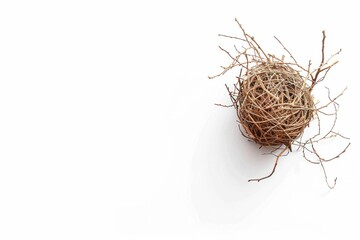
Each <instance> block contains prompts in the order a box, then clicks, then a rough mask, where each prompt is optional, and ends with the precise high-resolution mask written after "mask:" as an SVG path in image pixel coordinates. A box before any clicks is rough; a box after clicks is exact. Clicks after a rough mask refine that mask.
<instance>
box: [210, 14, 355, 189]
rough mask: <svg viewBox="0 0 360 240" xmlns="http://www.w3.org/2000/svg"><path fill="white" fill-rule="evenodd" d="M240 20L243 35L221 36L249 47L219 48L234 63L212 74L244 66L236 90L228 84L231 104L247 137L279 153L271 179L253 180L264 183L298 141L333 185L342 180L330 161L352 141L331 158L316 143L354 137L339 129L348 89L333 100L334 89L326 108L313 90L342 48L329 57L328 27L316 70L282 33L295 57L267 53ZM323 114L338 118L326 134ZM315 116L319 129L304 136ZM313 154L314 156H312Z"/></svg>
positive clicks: (307, 158)
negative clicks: (330, 171)
mask: <svg viewBox="0 0 360 240" xmlns="http://www.w3.org/2000/svg"><path fill="white" fill-rule="evenodd" d="M235 21H236V23H237V24H238V26H239V28H240V29H241V31H242V35H243V38H240V37H234V36H229V35H223V34H219V36H222V37H225V38H232V39H236V40H240V41H242V42H243V43H244V44H243V45H245V47H244V46H243V47H242V50H241V51H240V50H239V49H238V48H237V47H236V46H234V49H235V51H236V52H235V54H231V53H230V52H229V51H227V50H225V49H223V48H222V47H219V48H220V49H221V50H222V51H223V52H225V53H226V54H227V55H228V56H229V57H230V58H231V59H232V62H231V63H230V64H229V65H228V66H227V67H223V71H222V72H221V73H220V74H218V75H215V76H212V77H209V78H210V79H212V78H216V77H219V76H221V75H224V74H225V73H227V72H228V71H229V70H231V69H233V68H239V69H240V73H239V76H238V77H237V82H236V84H234V85H233V89H230V87H229V86H227V85H225V86H226V88H227V90H228V93H229V96H230V99H231V101H232V104H231V105H229V106H230V107H234V108H235V109H236V112H237V116H238V119H239V122H240V123H241V125H242V127H243V129H244V130H245V133H244V132H243V131H241V132H242V134H243V135H244V136H245V137H246V138H248V139H250V140H251V141H254V142H255V143H257V144H259V145H260V146H270V147H273V151H272V152H271V153H273V152H275V151H279V153H278V154H277V155H275V156H276V160H275V164H274V167H273V169H272V171H271V173H270V174H269V175H267V176H265V177H262V178H257V179H250V180H249V181H261V180H263V179H266V178H268V177H270V176H272V174H273V173H274V172H275V169H276V166H277V163H278V160H279V158H280V157H281V156H284V155H286V154H287V153H288V152H289V151H292V145H295V146H297V147H298V149H302V152H303V156H304V158H305V159H306V160H307V161H309V162H311V163H314V164H320V165H321V167H322V169H323V171H324V176H325V180H326V183H327V185H328V187H329V188H333V187H334V186H335V184H336V178H335V180H334V183H333V184H332V185H330V184H329V182H328V179H327V175H326V171H325V168H324V162H328V161H331V160H333V159H336V158H338V157H339V156H340V155H341V154H343V153H344V152H345V151H346V149H347V148H348V147H349V145H350V143H348V145H347V146H346V147H345V148H344V149H343V150H342V151H341V152H340V153H339V154H338V155H336V156H334V157H332V158H330V159H325V158H323V157H321V156H320V155H319V153H318V151H317V150H316V147H315V145H316V144H317V143H319V142H320V141H322V140H324V139H327V138H332V137H341V138H344V139H347V140H348V138H346V137H344V136H342V135H341V134H339V133H337V132H335V131H334V127H335V123H336V120H337V112H338V107H339V105H338V103H337V102H336V100H337V99H338V98H339V97H340V96H341V95H342V94H343V92H344V91H343V92H341V93H340V94H339V95H338V96H336V97H335V98H331V97H330V91H329V90H328V98H329V102H328V103H326V104H325V105H323V106H317V105H316V104H315V103H314V100H313V97H312V95H311V93H312V91H313V89H314V87H315V86H316V85H317V84H318V83H319V82H321V81H323V80H324V79H325V77H326V75H327V73H328V72H329V70H330V69H331V68H332V67H333V66H334V65H335V64H337V61H335V62H333V63H330V62H331V60H332V59H333V57H334V56H335V55H337V54H339V53H340V51H341V50H340V51H339V52H337V53H335V54H333V55H331V56H330V57H329V58H328V59H327V60H325V50H324V49H325V38H326V35H325V31H323V32H322V33H323V38H322V48H321V62H320V64H319V66H318V67H316V68H315V69H311V61H309V63H308V65H307V66H306V67H303V66H301V65H300V64H298V62H297V61H296V59H295V58H294V57H293V55H292V54H291V53H290V51H289V50H288V49H287V48H286V47H285V46H284V45H283V44H282V42H281V41H280V40H279V39H277V38H276V37H275V39H276V40H277V41H278V42H279V43H280V44H281V46H282V47H283V48H284V50H285V51H286V52H287V53H288V54H289V56H290V58H291V61H288V62H286V61H285V57H284V56H283V57H282V58H278V57H276V56H275V55H273V54H266V53H265V52H264V50H263V49H262V48H261V47H260V45H259V44H258V43H257V42H256V41H255V38H254V37H252V36H250V35H249V34H247V33H246V32H245V30H244V28H243V27H242V26H241V24H240V23H239V22H238V21H237V20H236V19H235ZM218 105H220V106H225V105H221V104H218ZM330 106H333V108H334V110H333V112H332V113H330V114H329V113H326V112H325V111H324V109H325V108H328V107H330ZM227 107H228V106H227ZM321 114H324V115H332V116H334V120H333V125H332V127H331V129H330V130H329V131H328V132H327V133H325V134H322V133H321V131H320V117H319V115H321ZM314 118H316V119H317V120H318V128H319V129H318V133H317V134H315V135H314V136H312V137H310V138H308V139H306V140H303V139H302V136H303V132H304V129H305V128H306V127H307V126H309V123H310V121H311V120H312V119H314ZM240 130H241V129H240ZM299 138H300V140H299ZM309 155H312V156H313V157H312V158H311V157H310V156H309Z"/></svg>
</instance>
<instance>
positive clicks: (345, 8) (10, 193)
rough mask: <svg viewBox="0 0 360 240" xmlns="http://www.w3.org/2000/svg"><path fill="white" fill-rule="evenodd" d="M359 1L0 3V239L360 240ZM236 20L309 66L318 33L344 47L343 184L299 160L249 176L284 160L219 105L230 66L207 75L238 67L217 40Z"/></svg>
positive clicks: (337, 84) (335, 78)
mask: <svg viewBox="0 0 360 240" xmlns="http://www.w3.org/2000/svg"><path fill="white" fill-rule="evenodd" d="M355 3H356V1H294V2H291V1H242V0H237V1H217V2H215V1H159V0H155V1H1V3H0V239H4V240H8V239H37V240H39V239H152V238H154V239H265V238H266V239H304V238H309V239H315V238H318V239H359V237H360V230H359V221H358V216H359V214H360V206H359V202H360V194H359V187H360V161H359V159H358V149H359V146H358V139H357V136H358V134H359V131H358V128H357V126H358V121H357V117H356V114H357V110H358V106H357V105H358V102H359V101H358V97H359V96H358V95H359V94H358V89H359V88H358V87H359V84H358V82H359V79H358V76H359V73H358V69H359V65H358V64H359V60H358V56H359V42H360V39H359V34H358V26H357V25H358V24H357V23H358V22H359V20H360V19H359V14H358V8H357V7H356V5H355ZM235 17H237V18H238V19H239V21H240V22H241V23H242V24H243V25H244V27H245V28H246V29H247V31H248V32H249V33H250V34H251V35H254V36H256V38H257V40H258V41H259V42H260V43H261V44H262V46H263V47H264V48H265V49H267V51H268V52H274V53H277V54H280V55H281V54H283V53H284V52H283V51H282V49H281V47H279V46H278V44H277V43H276V41H275V40H274V38H273V35H276V36H277V37H279V38H280V39H281V40H282V42H283V43H285V45H286V46H287V47H288V48H289V49H290V50H291V51H292V53H293V54H294V55H295V56H297V58H298V61H300V62H302V63H305V64H306V63H307V61H308V60H309V59H312V60H313V62H314V64H315V63H317V62H318V61H319V59H320V47H321V31H322V30H324V29H326V31H327V36H328V38H327V46H326V47H327V48H326V50H327V53H328V54H330V53H334V52H336V51H337V50H338V49H339V48H342V49H343V53H342V54H341V55H340V56H338V59H339V60H340V63H339V64H338V65H337V66H336V67H335V68H334V69H333V70H332V72H330V74H329V75H328V78H327V80H326V82H324V85H327V86H329V87H331V89H332V91H333V93H334V94H336V93H339V92H340V91H341V90H342V89H343V88H344V87H345V86H348V90H347V91H346V93H345V95H344V96H343V97H342V98H341V100H340V101H339V103H340V104H341V109H340V111H339V122H338V125H337V128H336V129H337V130H339V131H340V132H342V133H343V134H344V135H347V136H349V137H351V142H352V145H351V146H350V148H349V149H348V151H347V152H346V153H345V154H344V155H343V156H342V157H341V158H340V159H337V160H336V161H334V162H333V163H331V164H327V165H326V167H327V170H328V175H329V179H330V180H331V179H333V178H334V177H336V176H337V177H338V184H337V186H336V188H335V189H334V190H332V191H329V190H328V188H327V187H326V184H325V182H324V176H323V174H322V171H321V168H320V167H319V166H318V165H312V164H309V163H308V162H306V161H305V160H304V159H303V158H302V156H301V154H300V153H296V152H293V153H291V154H290V155H289V156H288V157H284V158H281V159H280V162H279V166H278V169H277V171H276V173H275V175H274V176H273V177H272V178H271V179H268V180H266V181H263V182H261V183H248V182H247V179H249V178H252V177H261V176H263V175H265V174H267V173H268V172H269V171H270V170H271V167H272V165H273V161H274V158H273V157H272V156H264V155H262V153H263V151H262V150H259V149H258V148H257V146H256V145H254V144H252V143H249V142H247V141H246V140H245V139H244V138H243V137H242V136H241V134H240V133H239V131H238V129H237V124H236V115H235V112H234V110H233V109H224V108H219V107H216V106H214V103H225V104H226V103H228V102H229V99H228V96H227V93H226V91H225V88H224V83H232V82H233V80H234V76H235V74H236V73H234V72H233V73H229V75H227V76H226V77H224V78H219V79H214V80H209V79H208V78H207V76H208V75H211V74H215V73H218V71H219V70H220V68H219V65H224V64H226V63H227V62H228V60H229V59H228V58H227V57H226V56H225V55H224V54H223V53H222V52H220V50H219V49H218V48H217V46H218V45H219V44H224V45H230V46H231V44H233V43H234V42H232V41H231V40H228V39H223V38H219V37H218V36H217V34H218V33H224V34H238V33H239V29H238V28H237V27H236V24H235V22H234V18H235ZM324 85H322V86H319V88H323V86H324ZM325 144H327V143H325ZM329 146H330V145H329ZM331 146H334V147H326V146H325V148H324V149H325V151H324V154H325V155H326V154H329V155H332V154H334V153H336V152H338V149H341V148H342V147H343V146H344V145H341V144H338V143H337V142H335V145H331Z"/></svg>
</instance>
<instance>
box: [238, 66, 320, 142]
mask: <svg viewBox="0 0 360 240" xmlns="http://www.w3.org/2000/svg"><path fill="white" fill-rule="evenodd" d="M237 106H238V108H237V111H238V116H239V120H240V122H241V124H242V126H243V127H244V129H245V131H246V133H247V135H248V137H249V138H250V139H252V140H253V141H255V142H256V143H258V144H260V145H262V146H279V145H282V144H284V145H285V146H288V147H289V148H290V147H291V144H292V142H293V141H294V140H295V139H296V138H298V137H299V136H300V135H301V134H302V132H303V130H304V128H305V127H307V126H308V125H309V122H310V120H311V119H312V115H313V110H314V102H313V98H312V96H311V94H310V91H309V87H308V86H307V85H306V82H305V80H304V79H303V78H302V77H301V75H300V74H299V72H297V71H295V70H294V69H292V68H291V67H290V66H288V65H286V64H283V63H281V62H276V63H274V62H264V63H262V64H259V65H256V66H254V67H252V68H251V69H249V71H248V72H247V74H246V78H245V80H244V81H243V82H242V83H241V84H240V90H239V94H238V96H237Z"/></svg>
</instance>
